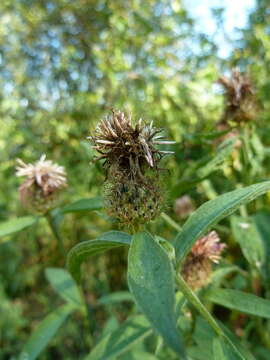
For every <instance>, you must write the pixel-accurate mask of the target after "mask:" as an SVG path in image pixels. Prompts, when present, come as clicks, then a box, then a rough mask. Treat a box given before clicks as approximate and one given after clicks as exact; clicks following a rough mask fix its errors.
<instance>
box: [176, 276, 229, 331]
mask: <svg viewBox="0 0 270 360" xmlns="http://www.w3.org/2000/svg"><path fill="white" fill-rule="evenodd" d="M176 283H177V285H178V286H179V290H180V291H182V293H183V294H184V295H185V297H186V298H187V299H188V301H189V302H190V303H191V304H192V305H194V306H195V308H196V309H197V310H198V311H199V312H200V314H201V315H202V316H203V317H204V318H205V320H207V322H208V323H209V325H211V327H212V328H213V330H214V331H215V332H216V333H217V334H218V335H219V336H222V335H223V331H222V329H221V328H220V327H219V325H218V323H217V322H216V320H215V319H214V318H213V317H212V315H211V314H210V313H209V311H208V310H207V309H206V307H205V306H204V305H203V304H202V303H201V301H200V299H199V298H198V296H197V295H196V294H195V293H194V292H193V291H192V290H191V288H190V287H189V286H188V285H187V283H186V282H185V280H184V279H183V278H182V276H181V275H180V274H178V275H177V276H176Z"/></svg>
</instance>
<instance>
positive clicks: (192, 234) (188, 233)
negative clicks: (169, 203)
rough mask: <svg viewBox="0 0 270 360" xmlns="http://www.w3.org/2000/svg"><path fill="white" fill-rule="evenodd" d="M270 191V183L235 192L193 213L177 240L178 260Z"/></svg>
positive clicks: (210, 202) (265, 182)
mask: <svg viewBox="0 0 270 360" xmlns="http://www.w3.org/2000/svg"><path fill="white" fill-rule="evenodd" d="M268 190H270V181H264V182H262V183H259V184H255V185H251V186H248V187H245V188H243V189H239V190H234V191H231V192H229V193H226V194H223V195H221V196H218V197H217V198H216V199H214V200H210V201H207V202H206V203H205V204H203V205H202V206H201V207H199V209H198V210H197V211H196V212H195V213H193V214H192V215H191V216H190V218H189V219H188V221H187V222H186V223H185V225H184V226H183V229H182V231H181V232H180V233H179V234H178V235H177V237H176V239H175V244H174V245H175V250H176V259H177V261H178V262H181V261H183V259H184V258H185V256H186V255H187V254H188V252H189V251H190V249H191V248H192V246H193V245H194V243H195V242H196V240H197V239H198V238H200V237H201V236H203V235H204V234H205V233H206V232H207V231H208V230H209V229H210V228H211V227H212V226H213V225H215V224H216V223H217V222H219V221H220V220H221V219H223V218H224V217H226V216H228V215H230V214H232V213H233V212H234V211H235V210H236V209H238V208H239V207H240V206H241V205H243V204H246V203H248V202H250V201H252V200H254V199H255V198H257V197H258V196H260V195H262V194H264V193H266V192H267V191H268Z"/></svg>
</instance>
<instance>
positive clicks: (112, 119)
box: [89, 111, 174, 178]
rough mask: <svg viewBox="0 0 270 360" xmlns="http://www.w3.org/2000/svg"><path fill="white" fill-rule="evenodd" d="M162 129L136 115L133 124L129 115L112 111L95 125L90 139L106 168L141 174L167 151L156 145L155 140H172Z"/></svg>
mask: <svg viewBox="0 0 270 360" xmlns="http://www.w3.org/2000/svg"><path fill="white" fill-rule="evenodd" d="M161 131H162V130H161V129H157V128H155V127H153V122H151V123H150V124H146V123H144V122H143V121H142V119H139V121H138V122H137V123H136V124H134V125H133V124H132V119H131V115H129V116H126V115H125V114H124V113H123V112H121V111H112V114H111V115H109V116H107V117H106V118H105V119H104V120H102V121H101V122H100V124H99V125H98V126H97V128H96V130H95V132H94V135H93V136H90V137H89V139H90V140H91V141H92V143H93V148H94V149H96V151H97V152H98V153H100V156H99V157H98V159H104V160H105V162H104V166H105V167H106V168H111V167H117V168H118V169H119V170H121V171H122V172H123V173H125V175H127V176H128V177H130V178H134V177H138V176H141V175H142V174H143V173H144V172H145V170H146V169H148V168H157V164H158V163H159V161H160V160H161V158H162V157H163V156H164V155H166V154H168V153H170V152H168V151H160V150H158V149H156V147H155V146H156V145H158V144H171V143H174V142H172V141H165V140H164V137H163V136H162V135H160V133H161Z"/></svg>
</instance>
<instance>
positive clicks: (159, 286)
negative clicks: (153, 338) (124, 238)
mask: <svg viewBox="0 0 270 360" xmlns="http://www.w3.org/2000/svg"><path fill="white" fill-rule="evenodd" d="M128 283H129V288H130V290H131V292H132V294H133V295H134V298H135V301H136V303H137V304H138V306H139V308H140V309H141V310H142V311H143V313H144V315H145V316H146V317H147V319H148V320H149V321H150V323H151V324H152V326H153V327H154V329H155V330H156V331H157V332H158V333H159V334H160V335H161V336H162V337H163V339H164V341H165V342H166V343H167V344H168V345H169V346H170V347H171V348H173V349H174V350H175V351H176V352H177V353H178V354H179V355H181V356H182V358H185V355H184V350H183V346H182V342H181V338H180V333H179V331H178V330H177V326H176V315H175V294H174V291H175V289H174V288H175V283H174V270H173V266H172V264H171V261H170V259H169V257H168V255H167V253H166V252H165V250H164V249H163V248H162V247H161V246H160V245H159V244H158V242H157V241H156V240H155V239H154V238H153V237H152V236H151V235H150V234H148V233H146V232H142V233H138V234H136V235H134V236H133V238H132V243H131V247H130V250H129V255H128Z"/></svg>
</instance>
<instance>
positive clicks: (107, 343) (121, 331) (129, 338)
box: [84, 316, 152, 360]
mask: <svg viewBox="0 0 270 360" xmlns="http://www.w3.org/2000/svg"><path fill="white" fill-rule="evenodd" d="M151 332H152V330H151V328H150V326H149V323H148V322H147V321H146V319H145V318H144V317H143V316H136V317H134V318H133V319H130V320H127V321H125V322H124V323H123V324H122V325H121V326H120V327H119V328H118V329H116V330H115V331H113V332H111V333H110V334H107V335H106V336H104V337H102V339H101V340H100V342H99V343H98V344H97V345H96V346H95V347H94V349H93V350H92V351H91V353H90V354H89V355H88V356H87V357H86V358H85V359H84V360H105V359H106V360H109V359H115V358H116V356H119V355H120V354H123V353H125V352H126V351H128V350H129V349H130V348H131V347H132V346H133V345H135V344H136V343H138V342H139V341H141V340H143V339H144V338H146V337H147V336H149V335H150V334H151Z"/></svg>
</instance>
